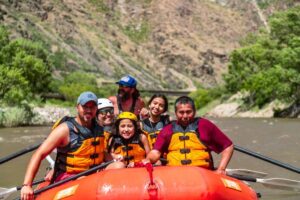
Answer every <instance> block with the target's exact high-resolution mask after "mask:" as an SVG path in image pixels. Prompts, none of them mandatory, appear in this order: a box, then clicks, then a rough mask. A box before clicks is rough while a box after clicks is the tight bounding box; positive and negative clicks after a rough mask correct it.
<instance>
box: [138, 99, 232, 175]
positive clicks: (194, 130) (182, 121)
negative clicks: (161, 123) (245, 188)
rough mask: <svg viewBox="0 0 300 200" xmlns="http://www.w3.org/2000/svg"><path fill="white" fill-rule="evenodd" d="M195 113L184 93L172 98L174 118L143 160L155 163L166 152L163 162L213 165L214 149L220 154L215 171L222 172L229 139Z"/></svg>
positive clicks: (226, 160)
mask: <svg viewBox="0 0 300 200" xmlns="http://www.w3.org/2000/svg"><path fill="white" fill-rule="evenodd" d="M195 114H196V108H195V104H194V101H193V100H192V99H191V98H190V97H187V96H182V97H179V98H178V99H177V100H176V101H175V115H176V118H177V120H176V121H173V122H171V123H170V124H169V125H167V126H165V127H164V128H163V129H162V130H161V132H160V133H159V134H158V137H157V140H156V142H155V144H154V147H153V149H152V150H151V151H150V152H149V154H148V155H147V158H146V159H145V160H143V163H147V162H151V163H155V162H157V160H159V159H160V157H161V155H162V154H163V153H164V152H166V155H167V161H168V164H167V165H170V166H177V165H192V166H200V167H204V168H208V169H213V167H214V166H213V160H212V156H211V151H214V152H216V153H221V154H222V156H221V160H220V163H219V166H218V167H217V169H216V172H217V173H220V174H225V169H226V167H227V164H228V162H229V161H230V158H231V156H232V153H233V143H232V141H231V140H230V139H229V138H228V137H227V136H226V135H225V134H224V133H223V132H222V131H221V130H220V129H219V128H218V127H217V126H216V125H215V124H213V123H212V122H210V121H209V120H207V119H205V118H200V117H195Z"/></svg>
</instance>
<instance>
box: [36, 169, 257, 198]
mask: <svg viewBox="0 0 300 200" xmlns="http://www.w3.org/2000/svg"><path fill="white" fill-rule="evenodd" d="M152 178H153V179H152ZM151 180H152V181H151ZM36 199H38V200H48V199H64V200H71V199H85V200H87V199H112V200H114V199H116V200H117V199H118V200H120V199H153V200H154V199H172V200H174V199H189V200H192V199H198V200H199V199H201V200H241V199H243V200H255V199H257V195H256V193H255V192H254V191H253V190H252V189H251V188H250V187H248V186H247V185H246V184H245V183H243V182H241V181H239V180H237V179H234V178H231V177H228V176H224V175H219V174H216V173H214V172H211V171H209V170H206V169H203V168H199V167H191V166H178V167H168V166H163V167H155V168H153V173H151V172H149V171H147V169H146V168H127V169H111V170H104V171H101V172H98V173H95V174H92V175H89V176H86V177H83V178H81V179H77V180H74V181H70V182H67V183H65V184H63V185H60V186H57V187H55V188H52V189H50V190H47V191H45V192H43V193H41V194H39V195H38V196H37V198H36Z"/></svg>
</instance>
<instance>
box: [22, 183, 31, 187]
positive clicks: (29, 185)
mask: <svg viewBox="0 0 300 200" xmlns="http://www.w3.org/2000/svg"><path fill="white" fill-rule="evenodd" d="M24 186H29V187H31V184H28V183H27V184H26V183H24V184H23V185H22V187H24Z"/></svg>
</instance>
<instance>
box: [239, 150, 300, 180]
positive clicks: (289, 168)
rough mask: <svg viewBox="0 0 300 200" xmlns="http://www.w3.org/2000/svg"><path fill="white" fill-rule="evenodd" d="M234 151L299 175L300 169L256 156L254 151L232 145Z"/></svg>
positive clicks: (265, 157)
mask: <svg viewBox="0 0 300 200" xmlns="http://www.w3.org/2000/svg"><path fill="white" fill-rule="evenodd" d="M234 149H235V150H237V151H239V152H242V153H244V154H247V155H250V156H253V157H255V158H259V159H261V160H264V161H267V162H269V163H272V164H274V165H277V166H279V167H282V168H285V169H288V170H290V171H293V172H296V173H298V174H300V169H299V168H297V167H294V166H292V165H289V164H286V163H283V162H281V161H278V160H274V159H272V158H269V157H267V156H264V155H261V154H258V153H256V152H254V151H250V150H248V149H245V148H243V147H240V146H237V145H234Z"/></svg>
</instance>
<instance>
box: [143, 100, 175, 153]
mask: <svg viewBox="0 0 300 200" xmlns="http://www.w3.org/2000/svg"><path fill="white" fill-rule="evenodd" d="M167 111H168V99H167V98H166V96H165V95H162V94H154V95H153V96H152V97H151V98H150V100H149V101H148V112H149V117H148V118H145V119H143V120H141V125H140V127H141V130H142V132H143V133H144V134H145V135H146V136H147V138H148V142H149V145H150V148H151V149H152V148H153V145H154V143H155V141H156V138H157V135H158V134H159V132H160V130H161V129H162V128H163V127H164V126H165V125H167V124H169V123H170V116H169V115H166V114H165V113H166V112H167Z"/></svg>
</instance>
